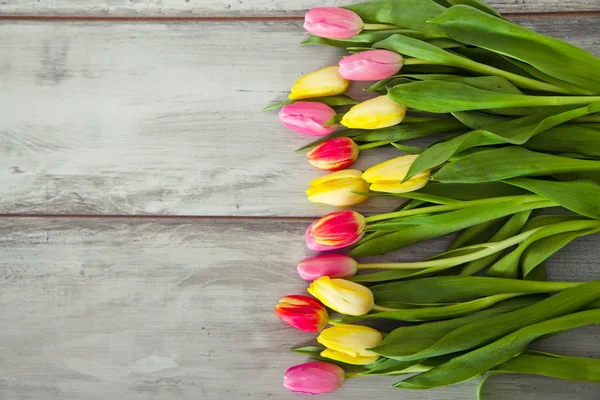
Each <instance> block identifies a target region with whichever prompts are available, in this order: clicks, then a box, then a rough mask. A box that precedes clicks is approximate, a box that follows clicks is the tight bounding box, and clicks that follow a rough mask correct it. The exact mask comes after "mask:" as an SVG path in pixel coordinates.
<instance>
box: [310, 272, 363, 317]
mask: <svg viewBox="0 0 600 400" xmlns="http://www.w3.org/2000/svg"><path fill="white" fill-rule="evenodd" d="M307 290H308V293H310V294H312V295H313V296H315V297H316V298H317V299H319V300H321V302H322V303H323V304H325V305H326V306H327V307H329V308H331V309H332V310H335V311H337V312H339V313H342V314H346V315H353V316H360V315H365V314H367V313H368V312H369V311H371V309H372V308H373V305H374V303H373V293H372V292H371V291H370V290H369V288H367V287H365V286H363V285H359V284H358V283H355V282H350V281H347V280H344V279H330V278H329V277H328V276H322V277H320V278H319V279H317V280H316V281H314V282H313V283H311V284H310V286H309V288H308V289H307Z"/></svg>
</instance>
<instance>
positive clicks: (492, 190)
mask: <svg viewBox="0 0 600 400" xmlns="http://www.w3.org/2000/svg"><path fill="white" fill-rule="evenodd" d="M413 193H425V194H429V195H435V196H439V197H445V198H451V199H456V200H462V201H469V200H480V199H487V198H491V197H505V196H518V195H521V194H525V193H527V191H526V190H523V189H520V188H517V187H515V186H511V185H508V184H506V183H503V182H485V183H476V184H465V183H437V182H432V183H430V184H428V185H427V186H425V187H424V188H422V189H419V190H418V191H417V192H413Z"/></svg>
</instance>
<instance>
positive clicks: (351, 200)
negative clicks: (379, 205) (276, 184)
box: [306, 169, 369, 207]
mask: <svg viewBox="0 0 600 400" xmlns="http://www.w3.org/2000/svg"><path fill="white" fill-rule="evenodd" d="M361 176H362V171H359V170H357V169H345V170H342V171H337V172H333V173H331V174H329V175H325V176H322V177H320V178H317V179H315V180H313V181H310V182H309V185H310V187H309V188H308V189H307V190H306V194H307V195H308V200H310V201H312V202H313V203H321V204H329V205H331V206H336V207H347V206H353V205H356V204H360V203H364V202H365V201H367V200H368V199H369V197H368V196H365V195H362V194H356V193H353V192H363V193H364V192H368V191H369V184H368V183H367V182H365V181H364V180H363V179H362V178H361Z"/></svg>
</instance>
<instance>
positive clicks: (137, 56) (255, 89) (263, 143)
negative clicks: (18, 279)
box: [0, 16, 600, 216]
mask: <svg viewBox="0 0 600 400" xmlns="http://www.w3.org/2000/svg"><path fill="white" fill-rule="evenodd" d="M519 22H520V23H523V24H524V25H526V26H528V27H531V28H534V29H536V30H538V31H540V32H544V33H547V34H550V35H553V36H557V37H561V38H564V39H567V40H569V41H570V42H572V43H574V44H576V45H579V46H581V47H583V48H585V49H587V50H589V51H591V52H593V53H595V54H600V41H599V40H598V35H597V33H596V31H597V27H598V25H599V24H600V17H594V16H592V17H560V18H527V19H520V20H519ZM301 40H302V29H301V23H300V22H292V21H286V22H264V21H256V22H210V23H137V22H136V23H114V22H113V23H109V22H93V23H92V22H68V23H66V22H65V23H57V22H31V21H18V22H15V21H10V22H0V48H2V49H3V50H4V51H5V52H6V54H10V57H4V58H3V59H2V61H0V62H1V63H2V65H3V67H2V68H1V69H0V71H1V72H0V73H1V74H2V75H1V80H0V88H1V90H0V103H1V104H2V113H3V114H2V118H1V119H0V151H1V155H2V156H1V157H0V187H2V188H3V190H2V191H1V192H0V213H46V214H64V213H78V214H161V215H165V214H168V215H239V216H250V215H252V216H265V215H271V216H318V215H322V214H323V213H325V212H328V211H332V210H333V208H332V207H328V206H315V205H314V204H311V203H309V202H308V201H307V200H306V195H305V194H304V190H305V189H306V188H307V186H308V185H307V183H308V182H309V181H310V180H312V179H314V178H315V177H317V176H319V175H322V173H321V172H318V170H316V169H314V168H313V167H311V166H310V165H309V164H308V163H307V162H306V160H305V156H304V155H303V154H302V153H296V154H294V153H293V151H294V150H295V149H297V148H298V147H300V146H302V145H303V144H305V143H308V142H309V141H311V139H310V138H308V137H306V136H303V135H300V134H296V133H294V132H292V131H288V130H286V129H285V128H284V127H282V126H281V124H280V123H279V121H278V119H277V112H276V111H270V112H261V111H260V109H261V108H262V107H263V106H265V105H266V104H270V103H272V102H276V101H279V100H282V99H285V98H286V95H287V91H288V90H289V89H288V88H289V87H290V86H291V85H292V84H293V82H294V81H295V80H296V79H297V78H298V77H299V76H301V75H302V74H304V73H307V72H311V71H314V70H316V69H318V68H320V67H323V66H326V65H331V64H334V63H336V62H337V60H338V59H339V57H340V56H341V54H342V53H341V52H340V51H338V50H336V49H331V48H327V47H319V46H298V43H299V42H300V41H301ZM217 76H218V78H216V77H217ZM416 144H425V142H424V141H417V142H416ZM396 154H398V153H397V152H396V151H395V150H394V149H389V150H387V151H386V152H382V151H380V150H378V151H368V150H367V151H364V152H363V153H362V155H361V156H360V162H359V163H358V164H356V167H357V168H360V169H364V168H366V167H368V166H370V165H372V164H374V163H375V162H376V161H383V160H385V159H386V158H390V157H391V156H393V155H396ZM379 200H381V199H379ZM392 203H394V204H395V203H396V202H390V201H377V200H370V201H369V202H368V203H366V207H368V209H369V210H370V211H372V212H384V211H387V210H389V209H390V208H393V207H392V206H391V204H392ZM359 209H365V207H362V208H359Z"/></svg>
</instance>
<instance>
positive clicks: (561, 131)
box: [461, 121, 600, 156]
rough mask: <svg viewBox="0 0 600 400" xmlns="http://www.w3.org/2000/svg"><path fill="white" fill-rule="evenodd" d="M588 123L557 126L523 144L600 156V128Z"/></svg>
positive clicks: (544, 149)
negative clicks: (590, 125) (592, 126)
mask: <svg viewBox="0 0 600 400" xmlns="http://www.w3.org/2000/svg"><path fill="white" fill-rule="evenodd" d="M461 122H463V123H464V121H461ZM586 125H589V124H565V125H561V126H557V127H554V128H552V129H550V130H547V131H546V132H543V133H540V134H539V135H536V136H534V137H532V138H531V139H529V140H528V141H527V142H526V143H525V144H524V145H523V146H524V147H526V148H528V149H530V150H535V151H542V152H549V153H577V154H583V155H589V156H600V129H597V128H591V127H588V126H586Z"/></svg>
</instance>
